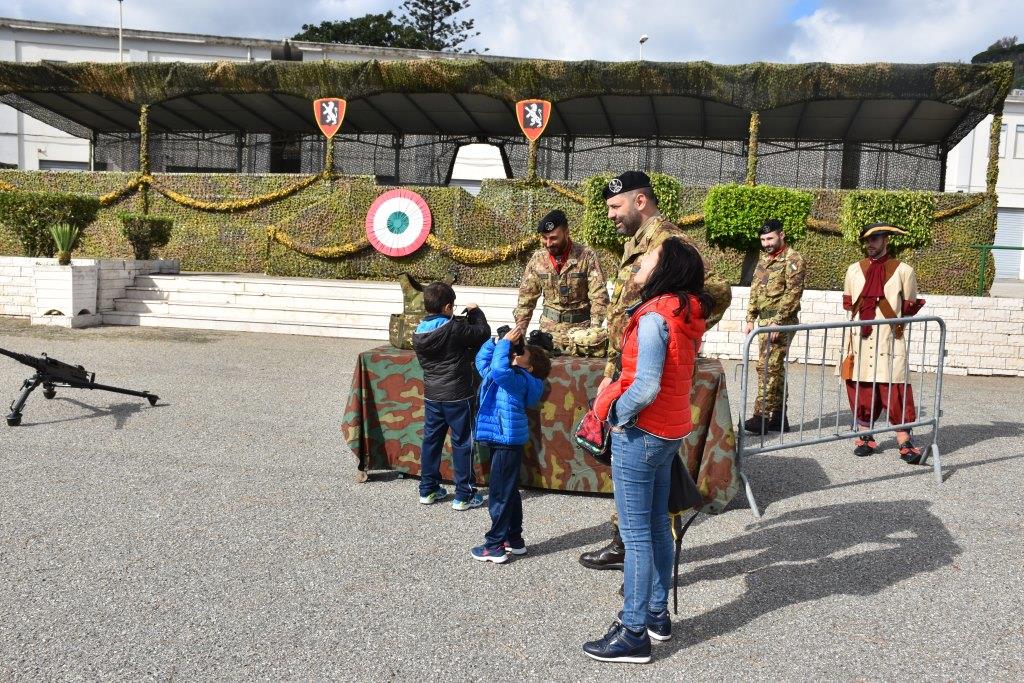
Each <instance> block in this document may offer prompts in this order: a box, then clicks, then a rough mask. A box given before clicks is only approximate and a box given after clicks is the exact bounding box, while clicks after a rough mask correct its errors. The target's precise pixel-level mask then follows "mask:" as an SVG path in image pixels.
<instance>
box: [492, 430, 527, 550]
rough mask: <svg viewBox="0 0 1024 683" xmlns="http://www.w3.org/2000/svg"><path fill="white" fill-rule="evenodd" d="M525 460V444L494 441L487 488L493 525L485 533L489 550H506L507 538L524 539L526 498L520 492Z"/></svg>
mask: <svg viewBox="0 0 1024 683" xmlns="http://www.w3.org/2000/svg"><path fill="white" fill-rule="evenodd" d="M522 464H523V447H522V446H502V445H500V444H491V485H490V488H489V489H488V491H487V510H488V512H490V513H491V529H490V531H488V532H487V535H486V536H484V545H486V546H487V549H488V550H492V551H494V552H504V547H503V546H504V544H505V541H521V540H522V539H523V498H522V496H520V495H519V467H520V466H521V465H522Z"/></svg>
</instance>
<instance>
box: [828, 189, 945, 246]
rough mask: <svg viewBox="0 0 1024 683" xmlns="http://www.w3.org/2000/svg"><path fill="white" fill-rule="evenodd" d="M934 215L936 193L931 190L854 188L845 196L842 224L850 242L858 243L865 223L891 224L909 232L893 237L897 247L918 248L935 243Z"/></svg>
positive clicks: (840, 216)
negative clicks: (933, 232) (933, 231)
mask: <svg viewBox="0 0 1024 683" xmlns="http://www.w3.org/2000/svg"><path fill="white" fill-rule="evenodd" d="M934 215H935V195H933V194H931V193H929V192H911V191H910V190H900V191H893V190H854V191H851V192H849V193H847V194H846V195H845V196H844V197H843V204H842V208H841V209H840V211H839V224H840V225H841V226H842V228H843V237H844V238H845V239H846V240H847V241H849V242H854V243H859V241H860V231H861V229H862V228H863V227H864V226H865V225H868V224H870V223H883V222H884V223H892V224H893V225H895V226H896V227H898V228H903V229H904V230H906V231H907V232H909V233H910V234H909V235H907V236H905V237H904V236H903V235H893V236H892V237H890V238H889V244H890V245H892V247H893V248H894V249H904V248H908V247H909V248H919V247H926V246H928V245H929V244H931V243H932V223H933V222H934V219H933V217H934Z"/></svg>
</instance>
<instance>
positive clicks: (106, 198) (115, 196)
mask: <svg viewBox="0 0 1024 683" xmlns="http://www.w3.org/2000/svg"><path fill="white" fill-rule="evenodd" d="M144 183H145V176H142V175H140V176H136V177H135V178H132V179H131V180H130V181H129V182H128V184H127V185H125V186H124V187H122V188H120V189H117V190H112V191H110V192H108V193H106V194H101V195H100V206H110V205H111V204H116V203H117V202H119V201H121V200H122V199H124V198H125V197H127V196H128V195H130V194H132V193H133V192H135V191H137V190H138V189H139V187H141V186H142V185H143V184H144Z"/></svg>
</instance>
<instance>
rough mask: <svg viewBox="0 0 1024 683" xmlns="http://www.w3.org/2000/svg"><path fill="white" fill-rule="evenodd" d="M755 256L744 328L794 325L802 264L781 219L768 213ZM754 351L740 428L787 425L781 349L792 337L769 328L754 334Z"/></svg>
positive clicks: (803, 273) (765, 429)
mask: <svg viewBox="0 0 1024 683" xmlns="http://www.w3.org/2000/svg"><path fill="white" fill-rule="evenodd" d="M760 232H761V252H762V253H761V258H760V259H758V261H757V267H756V268H755V269H754V278H753V279H752V280H751V282H750V303H748V304H747V324H746V326H745V327H744V328H743V332H744V333H745V334H750V332H751V331H752V330H753V329H754V326H755V325H757V326H759V327H769V326H772V325H796V324H797V323H799V322H800V320H799V318H798V317H797V314H798V313H799V312H800V298H801V297H802V296H803V294H804V279H805V277H806V275H807V268H806V266H805V265H804V258H803V256H801V255H800V254H799V253H797V251H796V250H795V249H793V248H792V247H790V246H787V245H786V233H785V232H783V230H782V222H781V221H778V220H775V219H774V218H770V219H768V220H766V221H765V222H764V225H762V226H761V231H760ZM759 340H760V348H759V350H758V357H757V399H756V400H755V401H754V411H753V414H752V415H751V417H750V419H748V420H747V421H746V423H745V424H744V425H743V427H744V429H746V430H747V431H748V432H753V433H754V434H765V433H767V432H778V431H785V432H788V431H789V418H788V417H786V411H785V405H784V401H783V398H784V397H783V395H782V394H783V389H784V386H785V379H786V374H785V373H786V354H787V353H788V352H789V345H790V344H791V343H792V341H793V335H792V334H784V333H782V332H773V333H772V334H762V335H759Z"/></svg>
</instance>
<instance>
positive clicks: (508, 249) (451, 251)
mask: <svg viewBox="0 0 1024 683" xmlns="http://www.w3.org/2000/svg"><path fill="white" fill-rule="evenodd" d="M538 243H539V238H538V237H537V236H536V235H531V236H530V237H527V238H525V239H523V240H520V241H519V242H514V243H512V244H506V245H505V246H503V247H495V248H494V249H469V248H467V247H458V246H455V245H454V244H448V243H447V242H442V241H441V240H440V239H438V238H437V237H435V236H434V235H432V234H431V235H427V245H428V246H429V247H430V248H431V249H437V250H438V251H439V252H441V253H442V254H444V255H445V256H447V257H449V258H450V259H452V260H454V261H457V262H458V263H461V264H463V265H467V266H485V265H489V264H491V263H501V262H502V261H507V260H509V259H510V258H512V257H513V256H517V255H519V254H521V253H522V252H523V251H525V250H527V249H529V248H530V247H535V246H537V245H538Z"/></svg>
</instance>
